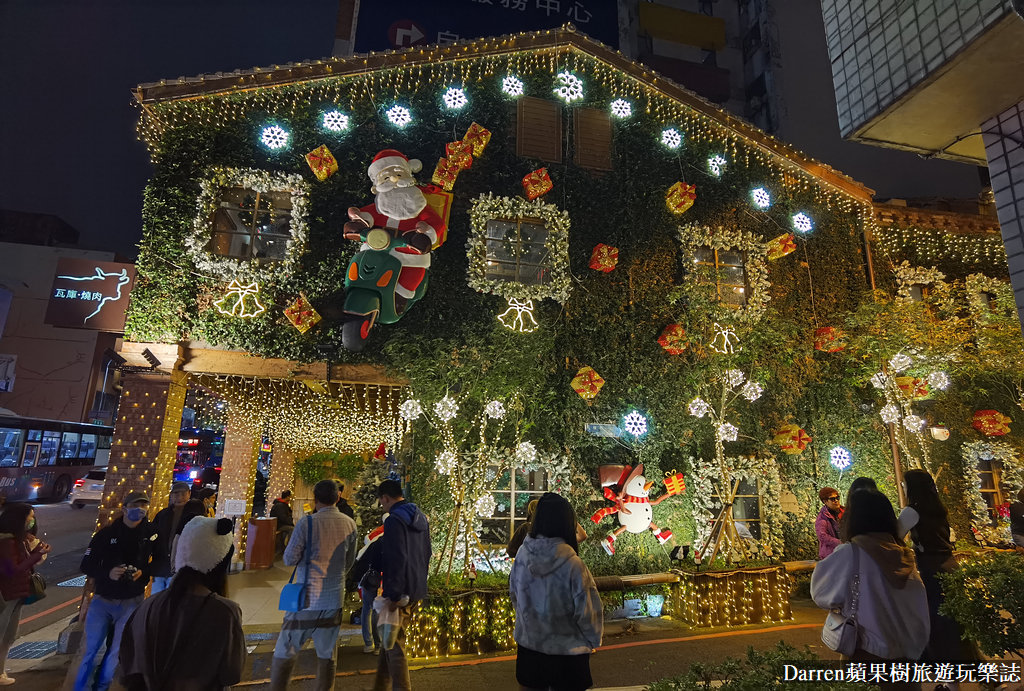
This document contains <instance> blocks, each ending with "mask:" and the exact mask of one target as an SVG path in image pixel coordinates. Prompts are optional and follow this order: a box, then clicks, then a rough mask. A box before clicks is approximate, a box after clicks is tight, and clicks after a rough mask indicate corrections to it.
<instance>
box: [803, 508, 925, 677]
mask: <svg viewBox="0 0 1024 691" xmlns="http://www.w3.org/2000/svg"><path fill="white" fill-rule="evenodd" d="M845 518H846V526H845V527H846V530H845V531H844V532H845V535H843V536H842V537H843V539H844V542H843V544H841V545H839V547H837V548H836V549H835V551H834V552H832V554H830V555H829V556H828V557H826V558H825V559H823V560H821V561H819V562H818V564H817V566H816V567H815V569H814V575H813V576H812V577H811V597H812V598H813V599H814V602H815V603H817V605H818V606H819V607H823V608H825V609H836V608H839V609H841V610H842V613H843V615H845V616H847V617H849V616H850V614H851V607H850V604H851V603H850V599H851V594H852V593H851V583H852V581H853V575H854V564H855V563H859V569H858V570H859V573H860V594H859V597H858V606H857V612H856V619H857V625H858V638H857V649H856V651H855V652H854V654H853V655H852V656H851V658H850V659H852V660H856V661H864V662H870V661H874V662H878V661H882V660H901V661H915V660H918V659H919V658H920V657H921V654H922V653H923V652H924V648H925V645H927V643H928V632H929V622H928V599H927V596H926V595H925V589H924V583H922V582H921V576H920V574H918V572H917V566H916V565H915V562H914V552H913V550H910V549H907V548H906V547H904V546H903V545H902V544H901V543H900V542H899V540H898V538H897V532H896V514H895V513H894V512H893V509H892V504H891V503H890V502H889V499H888V497H886V496H885V495H884V494H882V493H880V492H877V491H874V490H869V489H863V490H858V491H856V492H854V493H853V494H852V495H851V496H850V499H849V503H848V504H847V507H846V516H845Z"/></svg>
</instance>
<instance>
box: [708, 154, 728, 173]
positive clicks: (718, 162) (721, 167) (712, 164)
mask: <svg viewBox="0 0 1024 691" xmlns="http://www.w3.org/2000/svg"><path fill="white" fill-rule="evenodd" d="M726 163H728V161H726V160H725V157H723V156H719V155H718V154H715V155H714V156H712V157H711V158H709V159H708V170H709V171H711V174H712V175H714V176H715V177H716V178H720V177H722V173H723V172H725V164H726Z"/></svg>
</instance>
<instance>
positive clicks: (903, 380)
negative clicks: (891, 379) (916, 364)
mask: <svg viewBox="0 0 1024 691" xmlns="http://www.w3.org/2000/svg"><path fill="white" fill-rule="evenodd" d="M895 381H896V388H898V389H899V390H900V391H902V392H903V395H904V396H906V397H907V398H909V399H912V400H913V399H918V398H927V397H928V395H929V394H930V393H931V389H930V388H929V386H928V380H926V379H921V378H919V377H896V380H895Z"/></svg>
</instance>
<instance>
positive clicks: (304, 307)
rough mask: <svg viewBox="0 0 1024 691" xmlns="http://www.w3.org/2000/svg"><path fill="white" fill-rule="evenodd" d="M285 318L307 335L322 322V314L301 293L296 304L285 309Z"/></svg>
mask: <svg viewBox="0 0 1024 691" xmlns="http://www.w3.org/2000/svg"><path fill="white" fill-rule="evenodd" d="M284 316H286V317H288V321H290V322H291V323H292V326H294V327H295V328H296V329H298V330H299V333H306V332H307V331H309V330H310V329H312V328H313V327H314V326H316V324H317V322H319V321H320V314H319V313H318V312H317V311H316V310H315V309H313V305H311V304H309V299H308V298H306V296H305V295H303V294H302V293H299V297H297V298H296V299H295V302H293V303H292V304H290V305H288V306H287V307H285V308H284Z"/></svg>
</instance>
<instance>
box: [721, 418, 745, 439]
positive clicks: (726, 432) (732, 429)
mask: <svg viewBox="0 0 1024 691" xmlns="http://www.w3.org/2000/svg"><path fill="white" fill-rule="evenodd" d="M739 433H740V429H739V427H737V426H736V425H734V424H732V423H731V422H723V423H722V424H720V425H719V426H718V438H719V439H721V440H722V441H736V437H737V436H739Z"/></svg>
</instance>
